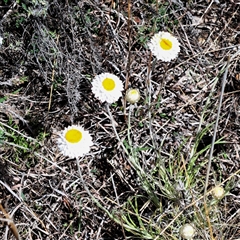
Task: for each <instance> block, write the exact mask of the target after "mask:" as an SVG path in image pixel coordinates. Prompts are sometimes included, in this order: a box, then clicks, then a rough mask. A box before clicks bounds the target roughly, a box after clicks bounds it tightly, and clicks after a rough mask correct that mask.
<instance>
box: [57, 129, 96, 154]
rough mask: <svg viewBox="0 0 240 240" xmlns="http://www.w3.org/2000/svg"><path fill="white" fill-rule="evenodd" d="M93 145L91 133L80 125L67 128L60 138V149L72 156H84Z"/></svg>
mask: <svg viewBox="0 0 240 240" xmlns="http://www.w3.org/2000/svg"><path fill="white" fill-rule="evenodd" d="M92 145H93V142H92V137H91V135H90V134H89V132H88V131H86V130H84V129H83V128H82V127H81V126H79V125H72V126H69V127H67V128H65V129H64V130H63V131H62V132H61V134H60V136H59V138H58V147H59V149H60V151H61V152H62V154H63V155H65V156H68V157H70V158H74V157H82V156H84V155H85V154H87V153H88V152H89V151H90V147H91V146H92Z"/></svg>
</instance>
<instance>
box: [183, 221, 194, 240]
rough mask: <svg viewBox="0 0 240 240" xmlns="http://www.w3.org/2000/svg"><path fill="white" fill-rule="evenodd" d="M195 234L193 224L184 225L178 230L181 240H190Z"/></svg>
mask: <svg viewBox="0 0 240 240" xmlns="http://www.w3.org/2000/svg"><path fill="white" fill-rule="evenodd" d="M194 234H195V228H194V227H193V224H189V223H187V224H184V225H183V226H182V227H181V229H180V235H181V237H182V238H183V239H192V238H193V236H194Z"/></svg>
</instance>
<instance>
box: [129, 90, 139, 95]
mask: <svg viewBox="0 0 240 240" xmlns="http://www.w3.org/2000/svg"><path fill="white" fill-rule="evenodd" d="M129 94H130V95H138V94H139V93H138V91H137V90H136V89H131V90H130V91H129Z"/></svg>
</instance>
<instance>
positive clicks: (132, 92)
mask: <svg viewBox="0 0 240 240" xmlns="http://www.w3.org/2000/svg"><path fill="white" fill-rule="evenodd" d="M139 99H140V92H139V90H138V89H128V90H127V92H126V100H127V101H128V102H130V103H136V102H138V101H139Z"/></svg>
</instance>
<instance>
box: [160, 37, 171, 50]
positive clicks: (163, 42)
mask: <svg viewBox="0 0 240 240" xmlns="http://www.w3.org/2000/svg"><path fill="white" fill-rule="evenodd" d="M159 44H160V47H161V48H162V49H164V50H170V49H171V48H172V42H171V41H170V40H168V39H166V38H162V39H161V40H160V42H159Z"/></svg>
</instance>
